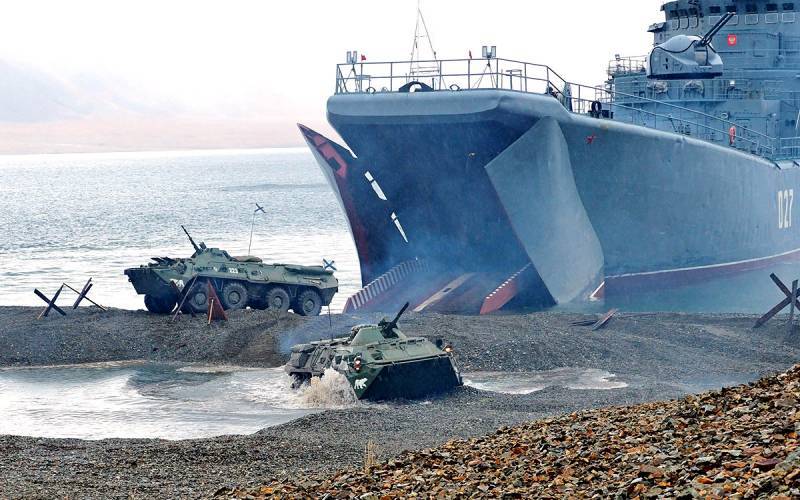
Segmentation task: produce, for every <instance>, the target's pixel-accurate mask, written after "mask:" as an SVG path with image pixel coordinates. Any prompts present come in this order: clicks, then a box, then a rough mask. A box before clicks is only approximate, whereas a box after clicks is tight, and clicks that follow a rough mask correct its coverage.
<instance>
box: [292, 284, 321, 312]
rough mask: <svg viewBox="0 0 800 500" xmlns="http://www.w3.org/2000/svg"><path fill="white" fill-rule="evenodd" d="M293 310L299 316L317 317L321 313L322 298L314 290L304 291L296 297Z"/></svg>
mask: <svg viewBox="0 0 800 500" xmlns="http://www.w3.org/2000/svg"><path fill="white" fill-rule="evenodd" d="M293 309H294V312H295V313H297V314H299V315H300V316H319V313H320V312H321V311H322V297H320V295H319V293H318V292H317V291H316V290H305V291H303V292H301V293H300V295H298V297H297V302H296V303H295V305H294V308H293Z"/></svg>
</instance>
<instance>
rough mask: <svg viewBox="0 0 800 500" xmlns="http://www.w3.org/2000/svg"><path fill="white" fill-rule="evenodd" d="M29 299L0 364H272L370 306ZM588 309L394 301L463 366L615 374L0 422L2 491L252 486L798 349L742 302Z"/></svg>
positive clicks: (607, 403) (603, 402)
mask: <svg viewBox="0 0 800 500" xmlns="http://www.w3.org/2000/svg"><path fill="white" fill-rule="evenodd" d="M38 311H39V308H35V307H30V308H25V307H0V324H2V325H4V328H3V331H0V366H6V367H8V366H16V367H34V366H36V365H37V364H45V363H49V364H51V365H52V364H56V363H59V364H65V363H70V364H74V363H81V362H95V363H97V362H120V361H123V362H124V361H125V360H126V359H127V360H132V359H143V360H145V361H146V362H179V363H205V364H220V365H222V364H228V365H240V366H244V367H246V366H248V365H250V366H258V367H265V368H266V367H276V366H280V365H282V364H283V363H284V361H285V359H286V353H288V349H289V348H290V347H291V345H293V344H294V343H298V342H304V341H310V340H318V339H319V338H324V337H326V336H330V335H334V336H339V335H342V334H344V333H346V332H347V331H348V330H349V328H350V327H351V326H352V325H355V324H361V323H368V322H374V321H376V320H377V319H379V318H380V317H381V316H382V315H380V314H370V315H355V316H350V315H334V316H331V318H330V321H332V322H333V327H334V328H333V330H332V331H331V330H330V329H329V327H328V324H329V323H328V322H329V318H328V317H326V316H323V317H318V318H300V317H297V316H294V315H291V314H285V315H282V314H275V313H269V312H260V311H255V312H251V311H247V312H241V311H239V312H236V313H234V314H232V315H231V320H230V321H229V322H227V323H217V324H213V325H211V326H208V325H206V324H205V321H203V320H202V319H201V318H199V317H198V318H194V319H192V318H190V317H181V318H179V319H178V321H177V322H176V323H174V324H173V323H170V322H169V320H168V318H166V317H162V316H153V315H150V314H147V313H144V312H140V311H120V310H111V311H110V312H108V313H103V312H101V311H99V310H91V309H87V310H79V311H78V312H77V313H73V314H72V315H70V316H69V317H67V318H61V317H57V318H48V319H46V320H43V321H36V320H35V318H36V315H37V314H38ZM592 317H594V316H591V315H582V314H570V313H536V314H527V315H498V316H485V317H462V316H443V315H437V314H431V315H425V314H409V315H408V317H404V319H403V321H402V322H401V328H402V329H403V331H404V332H406V333H407V334H409V335H412V336H413V335H425V336H428V337H431V338H446V339H448V340H449V341H451V342H452V343H453V345H454V346H455V349H456V353H457V356H458V360H459V365H460V367H461V369H462V371H473V372H474V371H494V372H497V371H510V372H535V371H543V370H552V369H557V368H566V367H577V368H592V369H599V370H606V371H609V372H611V373H614V374H615V375H616V376H617V378H616V380H620V381H622V382H625V383H626V384H628V387H625V388H617V389H610V390H569V389H563V388H559V387H549V388H546V389H544V390H542V391H538V392H534V393H531V394H516V395H513V394H501V393H495V392H485V391H480V390H477V389H473V388H469V387H464V388H461V389H459V390H456V391H454V392H453V393H451V394H448V395H444V396H441V397H437V398H431V399H429V400H427V401H424V402H393V403H388V404H386V405H380V406H375V405H359V406H356V407H353V408H345V409H338V410H328V411H323V412H321V413H315V414H312V415H308V416H305V417H302V418H300V419H297V420H293V421H291V422H289V423H286V424H283V425H279V426H276V427H270V428H266V429H263V430H261V431H259V432H256V433H255V434H251V435H240V436H221V437H216V438H209V439H193V440H184V441H164V440H154V439H107V440H101V441H81V440H75V439H45V438H36V437H13V436H0V474H2V475H3V477H5V478H7V479H8V481H6V482H5V484H0V496H2V497H11V498H17V497H34V498H36V497H52V496H59V497H63V496H78V497H87V498H101V497H102V498H123V497H124V498H127V497H129V496H131V495H132V496H134V497H136V496H140V497H148V498H170V497H176V496H178V497H198V496H202V497H207V496H211V495H213V494H214V493H215V492H217V491H220V489H221V488H228V490H226V491H232V489H233V488H253V487H258V486H260V485H263V484H266V483H268V482H270V481H271V480H276V481H280V480H282V479H284V478H288V477H292V476H295V475H298V474H330V473H333V472H336V471H339V470H343V469H347V468H349V467H356V468H358V467H360V466H361V464H362V462H363V454H364V445H365V444H366V443H367V442H369V441H370V440H371V441H373V442H375V443H380V445H379V450H378V458H379V459H380V460H385V459H391V458H393V457H396V456H398V455H399V454H401V453H403V452H405V451H414V450H421V449H427V448H432V447H436V446H441V445H443V444H445V443H447V442H449V441H452V440H454V439H470V438H475V437H479V436H484V435H487V434H491V433H493V432H495V431H496V430H497V429H498V428H501V427H504V426H513V425H520V424H524V423H527V422H532V421H537V420H541V419H543V418H550V417H556V416H559V415H564V414H569V413H572V412H577V411H581V410H588V409H594V408H609V407H625V406H629V405H634V404H639V403H646V402H656V401H665V400H678V399H680V398H683V397H685V396H687V395H689V394H698V393H701V392H703V391H705V390H710V389H718V388H720V387H727V386H736V385H740V384H743V383H748V382H752V381H754V380H756V379H759V378H761V377H762V376H766V375H769V374H772V373H777V372H781V371H785V370H787V369H788V368H790V367H791V366H793V365H794V364H796V363H797V362H798V361H800V335H798V336H797V337H795V338H794V339H792V340H790V341H787V339H786V328H785V322H784V321H782V320H773V321H772V322H771V323H769V324H768V325H767V326H766V327H764V328H763V329H761V330H756V331H754V330H752V329H751V326H752V324H753V323H754V321H755V316H750V315H731V314H677V313H641V314H621V315H619V316H618V317H615V318H614V319H613V320H612V321H611V322H610V323H609V325H608V326H607V327H606V328H605V329H603V330H599V331H597V332H592V331H591V330H590V329H589V328H586V327H577V326H572V323H573V322H574V321H577V320H582V319H584V320H585V319H587V318H592Z"/></svg>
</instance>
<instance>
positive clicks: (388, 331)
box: [379, 302, 411, 338]
mask: <svg viewBox="0 0 800 500" xmlns="http://www.w3.org/2000/svg"><path fill="white" fill-rule="evenodd" d="M410 305H411V304H409V303H408V302H406V305H404V306H403V308H402V309H400V312H399V313H397V316H395V317H394V319H393V320H392V321H389V322H386V321H385V320H384V321H381V323H380V325H379V326H380V327H381V333H382V334H383V336H384V337H386V338H392V337H396V336H397V335H396V334H395V333H394V329H395V328H397V323H398V322H399V321H400V317H401V316H402V315H403V314H404V313H405V312H406V309H408V307H409V306H410Z"/></svg>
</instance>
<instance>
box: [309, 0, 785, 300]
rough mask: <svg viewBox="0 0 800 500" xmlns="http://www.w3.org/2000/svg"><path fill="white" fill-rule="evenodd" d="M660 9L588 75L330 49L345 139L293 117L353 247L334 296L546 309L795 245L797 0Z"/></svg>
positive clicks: (679, 4) (684, 3)
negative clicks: (603, 70) (349, 285)
mask: <svg viewBox="0 0 800 500" xmlns="http://www.w3.org/2000/svg"><path fill="white" fill-rule="evenodd" d="M663 12H664V16H665V19H664V21H663V22H659V23H656V24H653V25H652V26H650V28H649V30H650V32H652V33H653V36H654V45H653V49H652V51H651V53H650V54H648V55H647V56H644V57H639V58H630V57H622V56H617V57H615V58H614V60H613V61H612V63H611V65H610V66H609V80H608V81H607V82H606V83H605V84H604V85H600V86H585V85H580V84H576V83H572V82H569V81H568V80H566V79H565V78H563V77H562V76H561V75H560V74H559V73H557V72H556V71H554V70H553V69H551V68H549V67H547V66H543V65H537V64H531V63H525V62H522V61H515V60H506V59H498V58H497V57H495V53H494V50H493V49H492V48H491V47H486V48H484V51H483V54H482V56H483V57H482V58H478V59H472V58H470V59H464V60H441V59H437V60H435V61H428V66H427V67H430V65H433V64H435V66H436V67H437V68H438V71H436V72H435V73H434V74H424V75H420V74H412V72H411V71H410V70H409V68H410V67H411V63H410V62H409V61H399V62H386V63H371V62H370V63H365V62H359V61H356V60H355V58H353V60H351V61H350V62H349V63H348V64H344V65H339V66H338V67H337V81H336V91H335V94H334V95H333V96H332V97H331V98H330V100H329V101H328V119H329V121H330V123H331V124H332V125H333V126H334V128H335V129H336V130H337V132H338V133H339V134H340V136H341V137H342V138H343V139H344V141H346V144H347V147H344V146H342V145H338V144H336V143H334V142H332V141H330V140H328V139H326V138H325V137H323V136H321V135H320V134H318V133H316V132H314V131H312V130H310V129H308V128H306V127H302V126H301V130H302V132H303V133H304V135H305V137H306V139H307V141H308V143H309V145H310V146H311V149H312V151H313V152H314V154H315V155H316V157H317V159H318V161H319V163H320V165H321V166H322V169H323V172H324V173H325V174H326V176H327V178H328V179H329V181H330V184H331V186H332V187H333V188H334V190H335V192H336V193H337V195H338V196H339V199H340V201H341V205H342V207H343V209H344V211H345V212H346V214H347V217H348V221H349V222H350V227H351V230H352V233H353V238H354V241H355V243H356V247H357V250H358V253H359V259H360V263H361V271H362V279H363V281H364V285H365V286H364V289H363V290H362V291H361V292H359V293H358V294H357V295H355V296H354V297H352V298H351V299H350V301H349V302H348V309H351V310H354V309H361V308H375V309H386V308H390V307H394V306H396V305H397V304H398V303H402V302H405V301H410V302H412V305H413V307H414V308H415V309H416V310H418V311H425V310H432V311H446V312H474V313H478V312H481V313H488V312H494V311H497V310H500V309H506V308H519V307H522V308H525V307H541V306H548V305H553V304H558V303H565V302H572V301H579V300H587V299H590V298H598V297H601V296H602V295H603V294H611V293H615V292H618V291H621V290H625V289H630V288H632V287H640V286H650V285H657V286H663V285H664V284H666V283H682V282H686V281H688V280H694V279H704V278H705V277H706V276H708V275H710V274H720V273H733V272H737V271H740V270H743V269H750V268H753V267H758V266H765V265H768V264H769V263H771V262H774V261H776V260H782V259H788V258H794V257H796V256H798V254H800V250H798V249H800V233H798V231H797V230H796V229H795V224H794V220H793V212H794V193H795V189H796V188H798V187H800V185H798V182H800V169H798V164H797V163H796V161H795V159H796V158H797V157H798V153H800V139H798V138H797V136H799V135H800V132H798V122H797V120H798V111H799V110H800V107H799V106H798V104H800V102H798V100H797V92H798V91H800V85H798V80H797V74H798V70H800V17H798V18H795V6H794V4H793V3H772V2H766V1H748V2H731V1H727V2H722V1H698V0H680V1H673V2H668V3H666V4H664V7H663ZM415 64H417V65H420V61H416V62H415Z"/></svg>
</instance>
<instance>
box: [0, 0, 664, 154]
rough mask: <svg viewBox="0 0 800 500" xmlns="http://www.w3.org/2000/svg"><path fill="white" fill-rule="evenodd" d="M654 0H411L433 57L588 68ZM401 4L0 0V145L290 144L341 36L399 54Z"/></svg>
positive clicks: (641, 24)
mask: <svg viewBox="0 0 800 500" xmlns="http://www.w3.org/2000/svg"><path fill="white" fill-rule="evenodd" d="M661 3H662V2H661V1H660V0H624V1H613V2H611V1H605V2H604V1H596V0H571V1H568V2H542V1H532V0H529V1H520V0H513V1H512V0H491V1H488V0H486V1H477V0H423V1H422V7H423V12H424V13H425V17H426V19H427V22H428V26H429V28H430V29H431V32H432V38H433V42H434V44H435V46H436V49H437V51H438V53H439V56H440V57H444V58H459V57H464V56H466V55H467V53H468V50H470V49H472V50H473V52H475V53H476V54H478V53H479V52H480V47H481V45H483V44H489V43H490V44H495V45H497V46H498V50H499V55H500V56H501V57H508V58H513V59H521V60H527V61H531V62H541V63H546V64H549V65H551V66H552V67H554V69H556V70H557V71H559V72H560V73H561V74H562V75H563V76H565V77H566V78H567V79H569V80H572V81H576V82H582V83H589V84H597V83H600V82H602V80H603V78H604V70H605V66H606V63H607V61H608V60H609V59H610V58H611V57H613V55H614V54H615V53H621V54H627V55H640V54H644V53H646V51H647V49H648V46H649V44H650V42H651V38H650V36H649V34H648V33H646V28H647V26H648V25H649V24H651V23H652V22H655V21H657V20H659V18H660V15H659V14H660V12H659V7H660V5H661ZM415 18H416V0H393V1H387V0H371V1H366V0H339V1H331V0H305V1H293V2H286V1H281V2H277V1H266V0H260V1H254V0H229V1H226V2H222V1H216V2H206V1H198V0H193V1H182V0H169V1H165V0H160V1H150V0H139V1H136V2H132V1H111V2H110V1H108V0H103V1H99V0H98V1H94V0H72V1H69V2H64V1H63V0H58V1H37V0H29V1H26V2H7V3H6V4H5V5H4V8H3V16H2V17H0V76H2V77H3V78H4V80H5V81H4V82H0V90H6V91H5V92H3V93H0V151H5V152H8V151H13V150H19V149H22V150H24V149H26V148H28V149H31V150H48V149H52V150H81V149H115V147H116V148H117V149H136V148H137V147H141V148H143V149H148V148H153V147H156V148H164V147H173V146H174V147H225V146H233V147H236V146H272V145H299V144H301V141H300V137H299V135H297V133H296V131H295V129H294V123H295V122H304V123H308V124H309V125H311V126H316V127H323V128H324V116H325V100H326V99H327V97H328V96H329V95H330V94H331V92H332V90H333V88H334V83H335V82H334V69H335V68H334V65H335V63H337V62H344V61H343V59H344V56H345V52H346V51H347V50H351V49H357V50H359V51H360V52H362V53H365V54H366V55H367V57H368V58H369V60H371V61H376V60H402V59H406V58H408V56H409V52H410V48H411V42H412V39H413V30H414V22H415ZM3 64H5V73H2V71H3V68H2V65H3ZM15 78H18V79H19V82H17V83H16V87H15ZM39 80H47V82H46V83H40V82H39ZM4 87H5V88H4ZM9 87H10V89H11V90H8V88H9ZM31 89H33V90H31ZM19 93H22V94H23V97H22V98H20V97H18V96H17V94H19ZM51 93H55V94H56V95H55V96H51V95H50V94H51ZM3 94H5V97H3V96H2V95H3ZM48 99H49V101H48V102H43V100H48ZM9 101H10V102H9ZM4 105H5V106H6V109H13V110H15V112H14V114H13V115H11V117H9V116H5V118H4V115H3V113H2V108H3V106H4ZM48 106H49V107H48ZM53 106H55V107H57V108H58V109H57V110H53V109H51V108H52V107H53ZM74 108H76V109H77V110H75V109H74ZM28 109H32V110H34V111H37V112H32V113H31V114H30V116H28V115H27V114H26V113H27V111H26V110H28ZM137 141H139V142H137ZM48 144H50V147H48Z"/></svg>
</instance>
